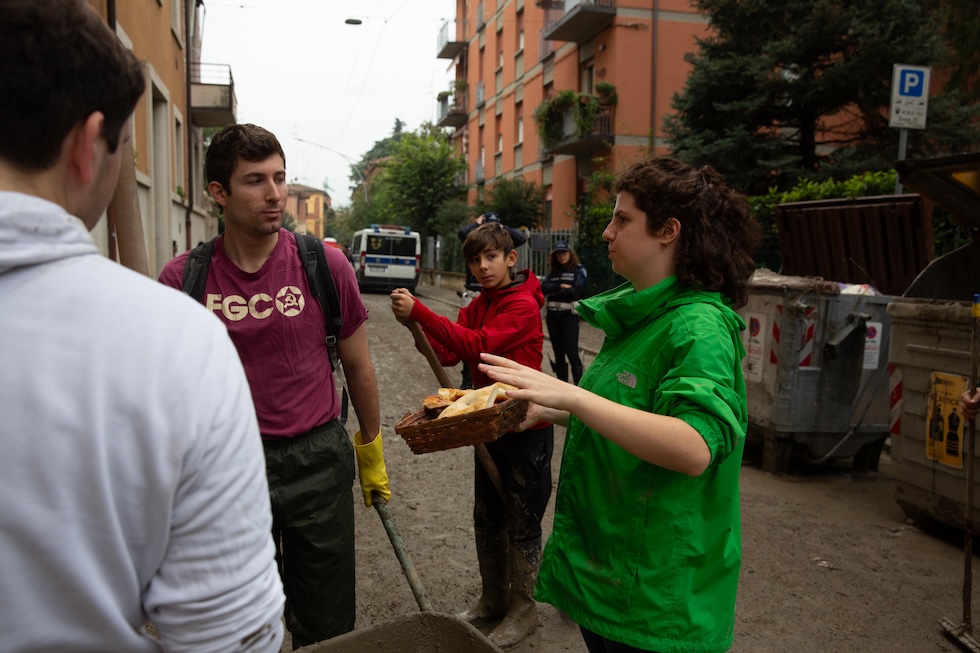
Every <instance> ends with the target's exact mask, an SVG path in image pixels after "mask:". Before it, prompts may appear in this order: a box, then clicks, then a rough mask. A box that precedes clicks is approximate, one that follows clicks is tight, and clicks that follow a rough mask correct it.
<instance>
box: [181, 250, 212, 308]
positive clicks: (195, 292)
mask: <svg viewBox="0 0 980 653" xmlns="http://www.w3.org/2000/svg"><path fill="white" fill-rule="evenodd" d="M216 240H218V237H217V236H215V237H214V238H212V239H211V240H209V241H208V242H206V243H201V244H200V245H198V246H197V247H195V248H194V249H192V250H191V253H190V254H189V255H188V256H187V263H186V264H185V265H184V285H183V287H182V288H181V290H182V291H183V292H184V294H187V295H190V296H191V297H193V298H194V301H196V302H201V301H202V300H203V299H204V287H205V285H206V284H207V282H208V268H209V267H210V266H211V254H212V253H213V252H214V243H215V241H216Z"/></svg>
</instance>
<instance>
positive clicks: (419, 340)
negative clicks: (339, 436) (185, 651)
mask: <svg viewBox="0 0 980 653" xmlns="http://www.w3.org/2000/svg"><path fill="white" fill-rule="evenodd" d="M405 325H406V326H407V327H408V329H409V331H411V332H412V336H413V337H414V338H415V344H416V345H417V346H418V348H419V351H421V352H422V354H423V355H425V359H426V360H427V361H429V367H431V368H432V371H433V373H435V375H436V379H438V381H439V385H440V386H441V387H443V388H451V387H453V386H452V384H451V383H450V382H449V375H447V374H446V370H445V368H443V366H442V363H440V362H439V357H438V356H436V352H435V351H433V349H432V345H430V344H429V339H428V338H426V337H425V334H424V333H422V327H421V326H419V323H418V322H416V321H414V320H409V321H408V322H406V323H405ZM473 448H474V449H476V456H477V458H479V459H480V462H481V463H483V468H484V469H485V470H487V475H488V476H489V477H490V480H491V481H492V482H493V486H494V487H495V488H497V494H499V495H500V498H501V499H503V500H504V501H505V502H506V500H507V497H506V495H505V494H504V483H503V481H502V480H501V478H500V470H498V469H497V465H496V464H495V463H494V462H493V458H491V457H490V452H489V451H487V447H486V445H484V444H482V443H480V444H474V445H473ZM978 653H980V652H978Z"/></svg>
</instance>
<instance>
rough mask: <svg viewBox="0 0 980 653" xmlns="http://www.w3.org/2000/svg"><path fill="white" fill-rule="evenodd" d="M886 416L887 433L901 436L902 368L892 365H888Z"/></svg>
mask: <svg viewBox="0 0 980 653" xmlns="http://www.w3.org/2000/svg"><path fill="white" fill-rule="evenodd" d="M888 416H889V424H890V425H891V427H890V428H889V432H890V433H891V434H892V435H901V434H902V368H901V367H900V366H898V365H895V364H894V363H889V364H888Z"/></svg>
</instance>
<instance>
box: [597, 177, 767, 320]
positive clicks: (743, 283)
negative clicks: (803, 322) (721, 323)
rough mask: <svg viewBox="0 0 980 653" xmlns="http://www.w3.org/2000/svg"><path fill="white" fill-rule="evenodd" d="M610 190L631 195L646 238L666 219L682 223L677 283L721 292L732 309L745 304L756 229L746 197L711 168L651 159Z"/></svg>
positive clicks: (756, 243) (756, 242) (752, 269)
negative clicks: (642, 217)
mask: <svg viewBox="0 0 980 653" xmlns="http://www.w3.org/2000/svg"><path fill="white" fill-rule="evenodd" d="M613 190H614V191H615V192H616V193H629V194H630V195H632V196H633V200H634V201H635V202H636V208H638V209H639V210H641V211H643V212H644V213H645V214H646V216H647V225H646V226H647V232H648V233H651V234H654V233H656V232H657V231H658V230H659V229H660V228H661V227H662V226H663V225H664V223H665V222H666V221H667V220H668V219H669V218H677V220H678V221H679V222H680V223H681V236H680V243H679V244H678V245H679V246H678V250H677V260H676V266H677V278H678V280H679V281H680V282H681V284H683V285H686V286H690V287H693V288H697V289H700V290H712V291H717V292H720V293H722V294H723V295H726V296H728V298H729V299H731V301H732V305H733V306H735V307H736V308H738V307H741V306H744V305H745V303H746V302H747V301H748V282H749V279H750V278H751V276H752V272H753V271H754V270H755V261H754V260H753V259H752V252H753V250H754V249H755V247H756V246H757V245H758V243H759V239H760V237H761V229H760V227H759V223H758V221H757V220H756V219H755V216H754V215H753V214H752V210H751V209H750V208H749V204H748V201H746V199H745V196H744V195H742V194H741V193H739V192H738V191H736V190H734V189H733V188H731V187H730V186H729V185H728V184H727V183H726V182H725V179H724V178H723V177H722V176H721V175H720V174H719V173H718V172H716V171H715V169H714V168H712V167H711V166H704V167H702V168H695V167H694V166H692V165H690V164H687V163H682V162H680V161H678V160H676V159H672V158H669V157H651V158H647V159H643V160H640V161H637V162H636V163H634V164H633V165H631V166H630V167H629V168H627V169H626V170H625V171H624V172H623V173H622V174H621V175H620V176H619V178H618V179H616V182H615V184H614V185H613Z"/></svg>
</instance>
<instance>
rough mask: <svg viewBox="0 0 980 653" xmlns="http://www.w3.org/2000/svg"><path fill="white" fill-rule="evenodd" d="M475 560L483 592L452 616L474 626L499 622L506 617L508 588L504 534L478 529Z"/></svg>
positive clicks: (505, 533)
mask: <svg viewBox="0 0 980 653" xmlns="http://www.w3.org/2000/svg"><path fill="white" fill-rule="evenodd" d="M476 558H477V560H478V561H479V563H480V578H481V579H482V581H483V591H482V593H481V595H480V598H479V600H478V601H477V602H476V603H474V604H473V605H472V606H470V607H469V608H467V609H466V610H463V611H462V612H458V613H456V616H457V617H459V618H460V619H462V620H463V621H468V622H469V623H471V624H473V625H475V626H478V625H480V624H485V623H487V622H490V621H499V620H500V619H503V617H504V615H506V614H507V608H508V606H509V603H508V600H509V587H510V583H509V582H508V578H507V532H506V531H504V532H499V533H498V532H493V531H487V530H484V529H479V528H478V529H477V530H476Z"/></svg>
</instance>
